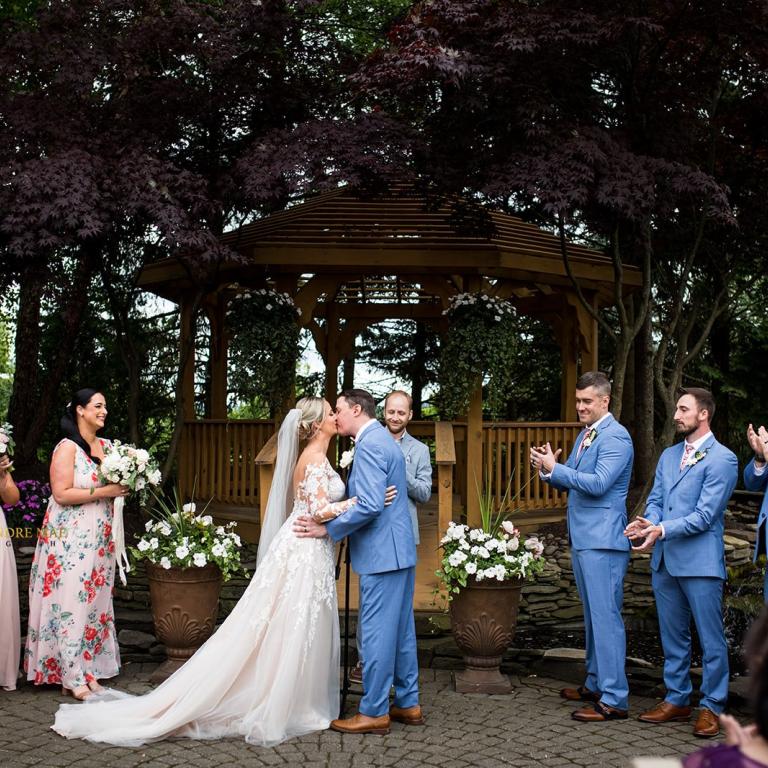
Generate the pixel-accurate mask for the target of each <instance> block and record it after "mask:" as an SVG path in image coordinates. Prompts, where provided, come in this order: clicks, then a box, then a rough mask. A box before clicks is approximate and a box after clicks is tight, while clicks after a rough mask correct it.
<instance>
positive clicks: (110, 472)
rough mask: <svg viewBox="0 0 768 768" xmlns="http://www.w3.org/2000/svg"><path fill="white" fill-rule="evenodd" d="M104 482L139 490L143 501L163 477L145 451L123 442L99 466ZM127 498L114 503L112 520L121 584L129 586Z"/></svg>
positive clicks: (112, 447)
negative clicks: (150, 489) (126, 575)
mask: <svg viewBox="0 0 768 768" xmlns="http://www.w3.org/2000/svg"><path fill="white" fill-rule="evenodd" d="M97 476H98V477H99V479H101V480H102V481H103V482H105V483H119V484H120V485H127V486H128V487H129V488H130V489H131V490H132V491H137V492H138V493H139V495H140V497H141V499H142V501H143V500H144V498H145V497H146V493H147V491H148V490H149V486H153V485H154V486H157V485H160V480H162V475H161V474H160V469H159V468H158V466H157V462H156V461H155V460H154V459H153V458H152V456H151V455H150V454H149V451H145V450H144V449H143V448H137V447H136V446H135V445H129V444H127V443H121V442H120V441H119V440H115V441H114V442H113V443H112V445H111V446H109V447H108V448H107V449H106V450H105V451H104V459H103V460H102V462H101V464H100V465H99V471H98V475H97ZM124 506H125V499H124V498H123V497H122V496H117V497H116V498H115V501H114V507H113V517H112V539H113V541H114V542H115V558H116V560H117V568H118V570H119V572H120V581H121V582H122V584H123V586H125V585H126V583H127V582H126V578H125V574H126V573H130V570H131V565H130V563H129V562H128V555H127V553H126V551H125V526H124V524H123V507H124Z"/></svg>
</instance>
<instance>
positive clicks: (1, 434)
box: [0, 424, 16, 457]
mask: <svg viewBox="0 0 768 768" xmlns="http://www.w3.org/2000/svg"><path fill="white" fill-rule="evenodd" d="M15 447H16V443H14V442H13V427H12V426H11V425H10V424H0V457H2V456H13V449H14V448H15Z"/></svg>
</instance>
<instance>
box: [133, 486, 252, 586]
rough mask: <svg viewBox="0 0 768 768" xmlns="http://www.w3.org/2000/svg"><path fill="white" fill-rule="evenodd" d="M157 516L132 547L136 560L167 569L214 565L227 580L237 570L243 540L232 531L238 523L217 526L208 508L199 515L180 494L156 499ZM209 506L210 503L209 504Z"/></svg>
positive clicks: (176, 492) (147, 525)
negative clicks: (146, 561)
mask: <svg viewBox="0 0 768 768" xmlns="http://www.w3.org/2000/svg"><path fill="white" fill-rule="evenodd" d="M155 499H156V501H157V506H156V508H155V516H154V517H153V519H152V520H148V521H147V523H146V525H145V533H144V534H143V535H142V536H140V537H137V538H138V543H137V544H136V546H135V547H131V549H130V551H131V555H132V557H133V559H134V560H136V561H138V560H149V562H151V563H155V564H156V565H159V566H161V567H162V568H165V569H166V570H167V569H169V568H203V567H205V566H206V565H209V564H215V565H217V566H218V567H219V569H220V570H221V575H222V578H223V579H224V581H227V580H229V578H230V577H231V576H232V575H233V574H234V573H236V572H238V571H243V568H242V566H241V564H240V549H239V547H240V545H241V542H240V537H239V536H238V535H237V534H236V533H235V532H234V531H233V530H232V529H233V528H234V527H235V526H236V525H237V523H235V522H230V523H227V524H226V525H214V522H213V518H212V517H211V516H210V515H206V514H205V511H206V509H207V508H208V505H206V507H205V509H203V510H202V512H201V513H199V514H198V513H197V505H196V504H195V503H194V502H189V503H186V504H184V503H182V502H181V499H180V497H179V494H178V491H174V495H173V499H172V500H169V499H166V498H163V497H160V496H155ZM209 503H210V502H209Z"/></svg>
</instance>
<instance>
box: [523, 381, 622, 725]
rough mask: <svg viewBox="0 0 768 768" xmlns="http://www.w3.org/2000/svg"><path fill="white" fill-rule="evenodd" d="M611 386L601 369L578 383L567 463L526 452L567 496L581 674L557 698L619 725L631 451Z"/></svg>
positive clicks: (585, 716) (545, 452) (586, 716)
mask: <svg viewBox="0 0 768 768" xmlns="http://www.w3.org/2000/svg"><path fill="white" fill-rule="evenodd" d="M610 402H611V383H610V381H609V380H608V377H607V376H606V375H605V374H604V373H601V372H599V371H592V372H590V373H585V374H583V375H582V376H581V377H580V378H579V380H578V381H577V382H576V412H577V413H578V416H579V421H581V423H582V424H584V429H583V430H582V432H581V434H580V435H579V436H578V438H577V440H576V443H575V446H574V450H573V451H572V452H571V454H570V455H569V456H568V460H567V461H566V462H565V464H558V463H557V459H558V457H559V455H560V453H561V450H560V449H558V450H557V451H555V452H554V453H553V451H552V448H551V447H550V445H549V443H547V445H546V446H545V447H541V448H534V449H532V450H531V464H532V465H533V467H534V468H535V469H539V470H540V471H541V477H542V478H543V479H544V480H545V481H546V482H548V483H549V484H550V485H552V486H553V487H554V488H557V489H558V490H561V491H568V538H569V540H570V543H571V559H572V562H573V575H574V578H575V579H576V587H577V589H578V590H579V596H580V597H581V601H582V603H583V604H584V628H585V634H586V667H587V676H586V679H585V681H584V684H583V685H581V686H580V687H578V688H563V690H562V691H560V695H561V696H562V697H563V698H565V699H569V700H571V701H589V702H592V706H588V707H585V708H583V709H579V710H577V711H575V712H572V713H571V717H573V718H574V719H575V720H579V721H581V722H604V721H607V720H625V719H626V718H627V710H628V707H629V686H628V684H627V675H626V672H625V669H624V665H625V657H626V636H625V632H624V620H623V619H622V617H621V607H622V603H623V600H624V575H625V574H626V572H627V566H628V564H629V543H628V542H627V539H626V537H625V536H624V529H625V527H626V525H627V491H628V489H629V480H630V476H631V474H632V460H633V458H634V449H633V447H632V439H631V438H630V436H629V433H628V432H627V430H626V429H625V428H624V427H623V426H622V425H621V424H619V422H618V421H616V419H614V418H613V416H612V415H611V413H610V412H609V410H608V408H609V406H610Z"/></svg>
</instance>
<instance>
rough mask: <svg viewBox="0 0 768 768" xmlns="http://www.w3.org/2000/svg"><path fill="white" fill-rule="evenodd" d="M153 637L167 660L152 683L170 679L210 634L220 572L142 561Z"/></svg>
mask: <svg viewBox="0 0 768 768" xmlns="http://www.w3.org/2000/svg"><path fill="white" fill-rule="evenodd" d="M145 567H146V569H147V580H148V582H149V595H150V599H151V601H152V618H153V620H154V624H155V635H156V636H157V638H158V640H160V642H161V643H163V644H164V645H165V650H166V654H167V656H168V658H167V660H166V661H164V662H163V663H162V664H161V665H160V666H159V667H158V668H157V670H155V672H154V673H153V675H152V677H151V681H152V682H153V683H158V682H162V681H163V680H165V679H166V678H168V677H170V676H171V675H172V674H173V673H174V672H175V671H176V670H177V669H178V668H179V667H181V666H182V664H184V662H185V661H186V660H187V659H188V658H190V656H192V654H194V652H195V651H196V650H197V649H198V648H199V647H200V646H201V645H202V644H203V643H204V642H205V641H206V640H207V639H208V638H209V637H210V636H211V635H212V634H213V630H214V629H215V627H216V617H217V615H218V612H219V593H220V592H221V571H220V570H219V567H218V566H217V565H215V564H213V563H212V564H209V565H206V566H204V567H202V568H168V569H165V568H162V567H161V566H159V565H157V564H156V563H150V562H149V561H145Z"/></svg>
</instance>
